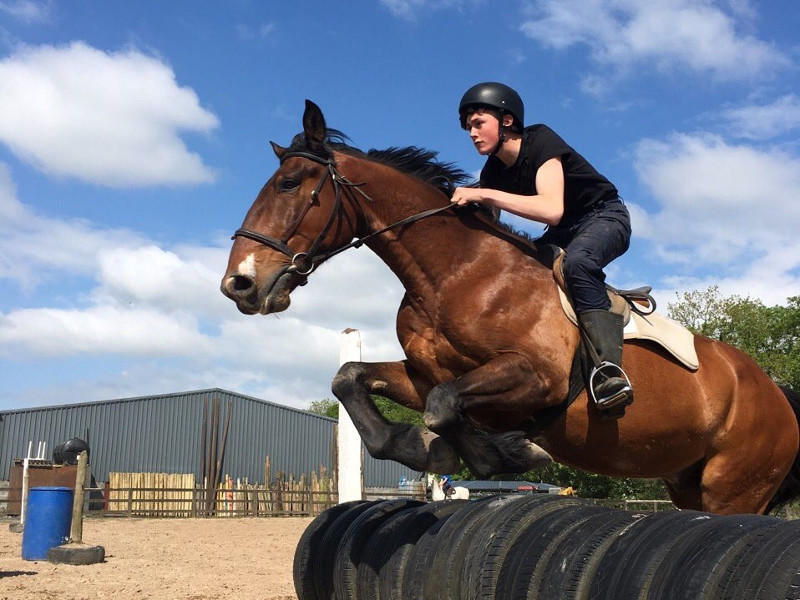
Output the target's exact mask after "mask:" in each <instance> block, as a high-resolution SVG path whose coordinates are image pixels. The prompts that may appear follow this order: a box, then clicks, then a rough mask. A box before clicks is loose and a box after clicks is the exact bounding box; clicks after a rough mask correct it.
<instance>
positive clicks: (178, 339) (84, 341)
mask: <svg viewBox="0 0 800 600" xmlns="http://www.w3.org/2000/svg"><path fill="white" fill-rule="evenodd" d="M209 347H210V346H209V342H208V340H207V339H206V338H204V337H203V336H201V335H200V334H198V333H197V331H196V323H194V320H193V318H191V317H189V316H188V314H187V313H182V314H177V313H171V314H165V313H162V312H159V311H157V310H153V309H125V308H115V307H110V306H99V307H92V308H90V309H87V310H79V309H73V310H62V309H52V308H31V309H22V310H16V311H12V312H10V313H8V314H6V315H3V314H0V348H2V350H0V352H2V354H3V355H5V356H7V357H12V356H15V357H18V356H19V354H20V353H30V354H31V355H36V356H44V357H47V356H62V357H63V356H73V355H76V354H84V355H94V356H101V355H104V354H128V355H134V356H136V355H138V356H161V355H172V354H177V355H181V356H183V355H187V354H189V355H193V354H196V353H199V352H203V351H204V350H207V349H208V348H209Z"/></svg>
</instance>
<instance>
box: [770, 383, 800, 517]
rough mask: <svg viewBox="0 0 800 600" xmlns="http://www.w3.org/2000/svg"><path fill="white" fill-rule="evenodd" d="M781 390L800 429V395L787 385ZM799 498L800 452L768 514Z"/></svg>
mask: <svg viewBox="0 0 800 600" xmlns="http://www.w3.org/2000/svg"><path fill="white" fill-rule="evenodd" d="M780 388H781V391H782V392H783V395H784V396H786V400H788V401H789V404H790V405H791V407H792V410H793V411H794V416H795V417H796V418H797V423H798V427H800V394H798V393H797V392H795V391H794V390H792V389H790V388H788V387H787V386H785V385H782V386H780ZM799 497H800V451H799V452H798V453H797V456H795V457H794V464H792V468H791V470H790V471H789V474H788V475H787V476H786V479H784V480H783V483H782V484H781V487H779V488H778V491H777V492H775V495H774V496H773V497H772V500H770V501H769V504H768V505H767V512H771V511H773V510H774V509H776V508H778V507H780V506H782V505H784V504H786V503H787V502H790V501H791V500H794V499H795V498H799Z"/></svg>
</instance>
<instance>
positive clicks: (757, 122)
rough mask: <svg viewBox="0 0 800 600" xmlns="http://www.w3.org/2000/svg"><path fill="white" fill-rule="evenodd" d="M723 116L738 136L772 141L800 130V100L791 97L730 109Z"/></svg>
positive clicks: (731, 131)
mask: <svg viewBox="0 0 800 600" xmlns="http://www.w3.org/2000/svg"><path fill="white" fill-rule="evenodd" d="M720 116H721V118H722V119H723V120H725V121H726V122H727V123H728V125H729V128H730V133H731V135H733V136H734V137H739V138H745V139H751V140H769V139H772V138H774V137H777V136H780V135H782V134H785V133H789V132H792V131H795V130H797V129H800V98H798V97H797V96H796V95H795V94H787V95H785V96H781V97H780V98H778V99H776V100H775V101H773V102H771V103H768V104H761V105H754V104H751V105H746V106H739V107H730V108H726V109H724V110H723V111H721V115H720Z"/></svg>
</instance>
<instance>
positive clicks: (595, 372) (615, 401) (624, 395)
mask: <svg viewBox="0 0 800 600" xmlns="http://www.w3.org/2000/svg"><path fill="white" fill-rule="evenodd" d="M607 370H610V371H612V373H613V374H610V373H607V372H606V371H607ZM599 376H603V377H605V378H606V379H611V378H612V377H617V378H620V379H624V380H625V385H624V386H623V387H622V388H620V389H619V390H617V391H616V392H614V393H612V394H610V395H608V396H603V397H600V398H598V397H597V396H596V395H595V379H596V378H597V377H599ZM597 383H602V381H600V382H597ZM589 395H590V396H591V397H592V400H593V401H594V403H595V405H596V406H597V408H600V409H603V410H606V409H609V408H614V407H615V406H617V405H619V404H630V403H631V402H633V387H632V386H631V380H630V379H628V375H627V373H625V371H624V370H623V369H622V367H620V366H619V365H615V364H614V363H612V362H609V361H607V360H606V361H603V362H601V363H600V364H599V365H597V366H596V367H593V368H592V372H591V375H589Z"/></svg>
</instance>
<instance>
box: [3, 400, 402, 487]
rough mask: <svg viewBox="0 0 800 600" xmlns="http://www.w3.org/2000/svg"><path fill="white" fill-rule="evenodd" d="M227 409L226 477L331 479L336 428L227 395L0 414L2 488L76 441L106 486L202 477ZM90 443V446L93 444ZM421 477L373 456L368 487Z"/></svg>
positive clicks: (326, 422) (293, 411) (316, 417)
mask: <svg viewBox="0 0 800 600" xmlns="http://www.w3.org/2000/svg"><path fill="white" fill-rule="evenodd" d="M214 398H218V399H219V401H220V424H219V429H218V433H219V438H218V440H219V442H218V443H220V444H221V441H222V432H223V429H224V423H225V417H226V413H227V407H228V403H229V402H230V403H231V422H230V429H229V431H228V439H227V445H226V450H225V463H224V466H223V473H226V474H229V475H231V476H232V477H234V478H236V477H241V478H244V477H247V478H249V479H250V480H251V481H259V482H262V481H263V480H264V458H265V456H269V457H270V461H271V466H272V472H273V474H274V473H275V472H277V471H278V470H282V471H284V472H286V473H294V474H295V475H297V476H299V475H300V474H301V473H309V472H310V471H312V470H318V469H319V467H320V465H325V467H326V468H327V469H328V470H329V471H330V469H331V449H332V444H333V437H334V426H335V424H336V421H335V420H334V419H329V418H327V417H323V416H320V415H314V414H311V413H307V412H305V411H301V410H297V409H293V408H289V407H286V406H281V405H278V404H273V403H270V402H265V401H263V400H258V399H256V398H251V397H249V396H243V395H240V394H235V393H232V392H228V391H225V390H220V389H211V390H200V391H195V392H186V393H178V394H165V395H160V396H146V397H141V398H128V399H122V400H109V401H102V402H92V403H86V404H73V405H64V406H53V407H44V408H32V409H24V410H18V411H8V412H3V413H0V480H7V479H8V478H9V470H10V466H11V461H12V460H13V459H14V458H18V457H22V456H24V455H25V453H26V451H27V448H28V442H29V441H33V453H35V452H36V446H37V443H38V442H39V441H45V442H47V453H46V456H47V458H50V457H51V456H52V453H53V449H54V447H55V445H56V444H59V443H61V442H65V441H67V440H69V439H71V438H73V437H79V438H82V439H84V440H86V441H88V442H89V446H90V448H91V464H92V472H93V474H94V476H95V479H96V480H97V481H107V480H108V473H109V472H110V471H122V472H126V471H127V472H166V473H194V474H195V475H196V476H197V477H200V475H201V473H200V472H201V469H202V457H201V448H202V432H203V410H204V405H206V403H208V407H209V417H208V422H209V423H210V421H211V417H210V410H211V405H212V400H213V399H214ZM87 437H88V439H87ZM415 475H417V474H416V473H414V472H412V471H410V470H409V469H407V468H406V467H404V466H402V465H400V464H398V463H395V462H391V461H377V460H375V459H373V458H372V457H370V456H369V455H367V456H366V460H365V479H366V485H367V486H394V485H397V482H398V481H399V480H400V478H401V477H406V478H409V479H410V478H413V477H414V476H415Z"/></svg>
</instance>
